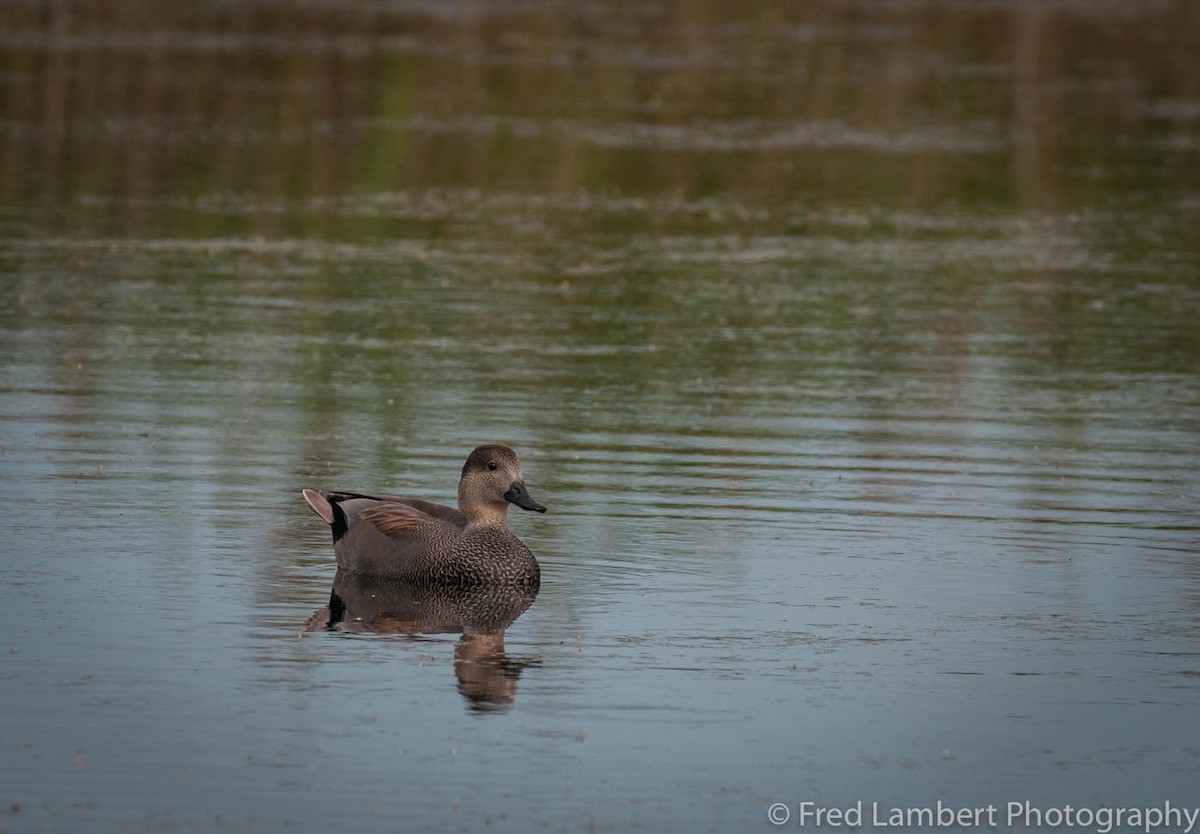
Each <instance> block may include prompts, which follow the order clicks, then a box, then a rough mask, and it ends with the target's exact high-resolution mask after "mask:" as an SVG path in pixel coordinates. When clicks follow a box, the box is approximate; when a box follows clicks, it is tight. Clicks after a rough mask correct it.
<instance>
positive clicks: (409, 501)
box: [379, 495, 467, 530]
mask: <svg viewBox="0 0 1200 834" xmlns="http://www.w3.org/2000/svg"><path fill="white" fill-rule="evenodd" d="M379 500H381V501H388V502H390V503H394V504H403V505H405V506H408V507H412V508H413V509H414V510H420V511H421V512H423V513H425V515H431V516H433V517H434V518H437V519H441V520H442V521H448V522H449V523H451V524H453V525H454V526H455V527H457V528H458V529H459V530H462V529H463V528H465V527H466V526H467V517H466V516H465V515H463V514H462V513H460V512H459V511H458V510H456V509H454V508H453V507H447V506H446V505H445V504H435V503H433V502H432V501H422V500H421V499H420V498H399V497H397V496H395V495H385V496H382V497H381V498H380V499H379Z"/></svg>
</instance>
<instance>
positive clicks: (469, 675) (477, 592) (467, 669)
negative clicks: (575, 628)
mask: <svg viewBox="0 0 1200 834" xmlns="http://www.w3.org/2000/svg"><path fill="white" fill-rule="evenodd" d="M536 597H537V590H536V589H532V590H531V589H529V588H523V587H518V586H515V585H500V586H494V587H486V586H485V587H479V586H474V587H454V586H437V587H429V586H419V585H414V584H411V583H408V582H402V581H400V580H396V579H389V578H386V577H378V576H364V575H362V574H353V573H347V572H346V571H342V570H339V571H338V572H337V573H336V574H335V575H334V578H333V590H332V591H331V592H330V595H329V605H327V606H326V607H325V608H322V609H320V610H319V611H317V612H316V613H315V614H313V615H312V616H311V617H310V618H309V619H308V622H307V623H305V625H304V629H303V632H302V633H318V632H337V633H350V634H391V635H396V634H401V635H407V636H410V637H416V636H419V635H425V634H447V633H448V634H459V633H461V634H462V637H461V638H459V641H458V643H457V644H456V645H455V647H454V675H455V677H456V678H457V679H458V691H459V692H461V693H462V694H463V696H464V697H465V698H466V699H467V701H468V702H469V703H470V705H471V707H472V708H474V709H481V710H483V709H488V708H494V707H508V706H511V705H512V703H513V700H514V699H515V698H516V694H517V680H518V678H520V676H521V672H522V671H523V670H524V669H525V667H526V666H528V665H529V664H530V663H532V662H534V661H532V660H518V659H515V658H511V657H509V656H508V655H507V654H506V653H505V651H504V630H505V629H506V628H508V627H509V626H510V625H512V624H513V622H515V621H516V619H517V617H519V616H521V615H522V614H523V613H525V610H526V609H528V608H529V606H530V605H532V604H533V601H534V599H535V598H536Z"/></svg>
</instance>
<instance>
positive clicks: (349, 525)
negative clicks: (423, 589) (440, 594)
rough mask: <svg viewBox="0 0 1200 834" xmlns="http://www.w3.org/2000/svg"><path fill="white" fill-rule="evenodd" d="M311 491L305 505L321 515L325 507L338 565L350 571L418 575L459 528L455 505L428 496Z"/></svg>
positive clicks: (444, 549)
mask: <svg viewBox="0 0 1200 834" xmlns="http://www.w3.org/2000/svg"><path fill="white" fill-rule="evenodd" d="M310 492H311V491H308V492H306V493H305V495H304V497H305V500H307V501H308V502H309V505H310V506H312V507H313V509H314V510H315V511H316V512H317V514H318V515H320V516H321V517H322V518H325V517H326V513H328V515H329V517H331V518H332V519H333V521H332V522H331V523H330V527H331V529H332V532H333V552H334V554H335V555H336V556H337V561H338V567H340V568H344V569H346V570H349V571H352V572H354V573H367V574H373V575H377V576H397V577H412V578H419V577H421V576H423V575H425V574H426V573H427V572H428V571H429V570H431V569H432V567H433V566H434V565H436V564H437V563H438V562H440V561H441V560H442V559H443V558H444V555H445V554H446V553H447V552H448V550H449V548H450V547H451V546H452V544H453V542H454V539H455V538H457V537H458V535H459V534H460V532H461V528H460V527H459V526H458V525H457V524H456V523H455V516H456V515H457V514H458V513H457V511H456V510H451V509H450V508H449V507H441V506H440V505H438V504H431V503H430V502H428V501H418V500H417V499H409V498H405V499H397V498H393V497H388V496H378V497H377V496H373V495H363V494H361V493H356V492H315V493H312V494H311V495H310ZM326 505H328V506H326ZM421 507H430V508H433V509H434V512H425V511H424V510H423V509H421ZM447 517H448V518H447ZM463 523H464V526H465V523H466V522H465V519H464V521H463Z"/></svg>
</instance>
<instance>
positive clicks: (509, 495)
mask: <svg viewBox="0 0 1200 834" xmlns="http://www.w3.org/2000/svg"><path fill="white" fill-rule="evenodd" d="M492 494H493V495H494V494H495V493H492ZM504 500H505V501H507V502H508V503H510V504H516V505H517V506H518V507H520V508H521V509H522V510H535V511H536V512H539V513H544V512H546V508H545V507H543V506H542V505H541V504H539V503H538V502H537V501H534V500H533V496H532V495H530V494H529V490H528V489H526V488H525V484H524V482H521V481H518V482H517V483H515V484H513V485H512V489H510V490H509V491H508V492H506V493H504Z"/></svg>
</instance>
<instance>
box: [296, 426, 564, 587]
mask: <svg viewBox="0 0 1200 834" xmlns="http://www.w3.org/2000/svg"><path fill="white" fill-rule="evenodd" d="M301 494H302V495H303V496H304V500H305V501H306V502H308V506H309V507H311V508H312V510H313V512H315V513H316V514H317V515H318V516H320V518H321V520H322V521H324V522H325V523H326V524H328V525H329V526H330V529H331V530H332V532H333V552H334V555H335V556H336V557H337V564H338V569H339V570H342V571H346V572H347V573H352V574H364V575H368V576H386V577H392V578H395V579H401V580H404V581H406V582H411V583H416V584H419V585H457V586H476V585H482V584H508V585H514V586H519V587H523V588H527V589H533V590H536V589H537V588H538V587H539V585H540V582H541V567H540V566H539V565H538V561H537V559H536V558H535V557H534V555H533V553H532V552H531V551H530V550H529V548H528V547H526V546H525V543H524V542H522V541H521V540H520V539H518V538H517V537H516V535H514V534H513V532H512V531H511V530H510V529H509V528H508V505H509V504H513V505H515V506H517V507H520V508H521V509H523V510H531V511H534V512H539V513H544V512H546V507H545V506H544V505H542V504H540V503H538V502H537V501H535V500H534V499H533V496H532V495H530V494H529V489H528V488H527V487H526V486H525V476H524V475H523V474H522V473H521V461H520V460H519V459H518V458H517V453H516V452H514V451H513V450H512V449H510V448H509V447H507V446H501V445H499V444H488V445H484V446H479V447H477V448H476V449H475V450H474V451H472V452H471V454H470V455H469V456H468V457H467V462H466V463H465V464H463V468H462V475H461V477H460V478H459V481H458V509H454V508H453V507H447V506H444V505H442V504H435V503H433V502H431V501H423V500H421V499H419V498H401V497H397V496H389V495H381V496H375V495H364V494H362V493H358V492H345V491H340V490H328V491H325V490H316V489H303V490H301Z"/></svg>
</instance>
